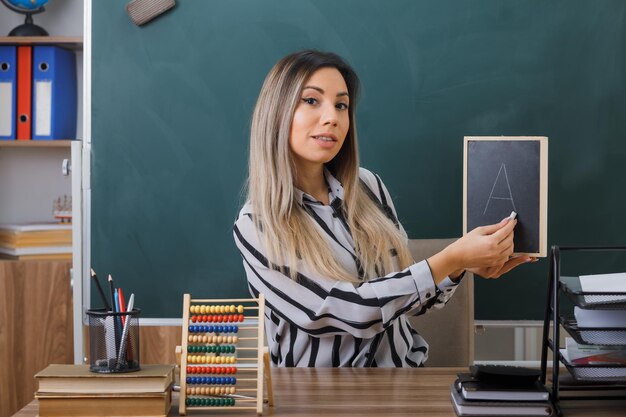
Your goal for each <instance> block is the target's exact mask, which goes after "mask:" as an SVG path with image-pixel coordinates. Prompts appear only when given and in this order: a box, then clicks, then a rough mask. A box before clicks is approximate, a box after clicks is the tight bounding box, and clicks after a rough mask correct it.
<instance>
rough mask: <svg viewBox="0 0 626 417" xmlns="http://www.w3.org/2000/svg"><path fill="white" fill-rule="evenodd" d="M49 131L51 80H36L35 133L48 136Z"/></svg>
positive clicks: (50, 126) (50, 123)
mask: <svg viewBox="0 0 626 417" xmlns="http://www.w3.org/2000/svg"><path fill="white" fill-rule="evenodd" d="M51 132H52V81H37V82H36V83H35V135H36V136H50V135H51ZM55 139H59V138H55Z"/></svg>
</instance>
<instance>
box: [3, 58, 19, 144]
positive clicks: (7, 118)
mask: <svg viewBox="0 0 626 417" xmlns="http://www.w3.org/2000/svg"><path fill="white" fill-rule="evenodd" d="M16 97H17V48H16V47H15V46H0V140H2V139H15V121H16V114H15V106H16Z"/></svg>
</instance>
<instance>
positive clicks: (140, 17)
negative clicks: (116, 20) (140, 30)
mask: <svg viewBox="0 0 626 417" xmlns="http://www.w3.org/2000/svg"><path fill="white" fill-rule="evenodd" d="M175 5H176V0H132V1H131V2H130V3H128V4H127V5H126V12H127V13H128V15H129V16H130V18H131V20H132V21H133V23H134V24H136V25H137V26H141V25H144V24H146V23H148V22H149V21H151V20H152V19H154V18H155V17H157V16H159V15H161V14H163V13H165V12H166V11H168V10H169V9H171V8H172V7H174V6H175Z"/></svg>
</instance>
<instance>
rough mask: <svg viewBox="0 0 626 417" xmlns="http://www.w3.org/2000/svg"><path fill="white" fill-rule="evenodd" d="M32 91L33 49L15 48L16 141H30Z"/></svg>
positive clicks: (26, 47) (29, 47)
mask: <svg viewBox="0 0 626 417" xmlns="http://www.w3.org/2000/svg"><path fill="white" fill-rule="evenodd" d="M32 91H33V47H32V46H18V47H17V136H16V137H17V139H21V140H24V139H30V138H31V137H32V135H31V111H32V98H31V97H32Z"/></svg>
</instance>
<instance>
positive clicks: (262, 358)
mask: <svg viewBox="0 0 626 417" xmlns="http://www.w3.org/2000/svg"><path fill="white" fill-rule="evenodd" d="M198 303H211V304H218V305H231V304H233V303H238V304H242V303H247V304H250V303H252V304H256V305H257V306H256V307H255V306H249V307H245V306H244V311H245V310H252V309H258V314H257V315H256V317H255V316H244V321H243V323H245V322H246V320H250V319H253V318H256V319H257V321H258V325H257V326H241V327H240V329H243V330H252V329H256V334H257V336H256V341H257V347H256V348H249V349H252V350H254V349H256V351H257V356H256V358H241V359H244V360H246V359H247V360H255V361H256V364H257V366H256V368H243V369H244V370H246V371H256V398H255V399H247V400H245V399H244V400H243V401H246V402H251V401H254V402H255V403H256V405H255V406H237V405H235V406H209V407H204V406H193V410H202V411H219V410H256V412H257V415H262V414H263V403H264V401H267V402H268V405H269V406H272V405H273V404H274V398H273V391H272V378H271V373H270V363H269V353H268V352H267V348H265V347H264V337H265V321H264V318H265V314H264V312H265V296H264V295H263V294H259V297H258V298H240V299H235V298H233V299H192V298H191V294H185V295H184V296H183V324H182V343H181V346H180V347H179V348H178V349H177V351H180V361H179V365H180V400H179V405H178V412H179V414H180V415H183V416H184V415H186V414H187V404H186V399H187V355H188V352H187V350H188V346H189V325H190V321H189V320H190V309H191V305H192V304H198ZM250 339H253V337H251V338H250ZM239 349H241V348H239ZM239 349H238V350H239ZM238 372H239V369H238ZM264 382H265V384H266V385H267V394H268V395H267V398H264V393H263V388H264V385H263V384H264ZM235 401H236V402H237V401H242V399H235Z"/></svg>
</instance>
